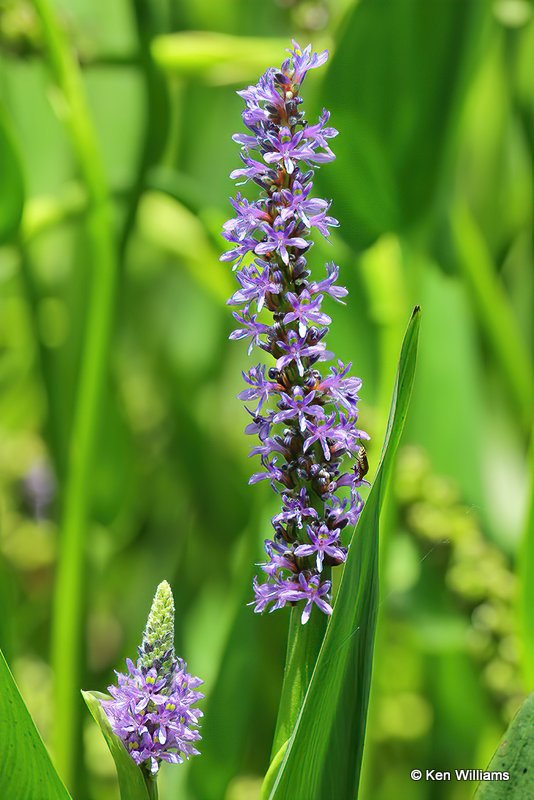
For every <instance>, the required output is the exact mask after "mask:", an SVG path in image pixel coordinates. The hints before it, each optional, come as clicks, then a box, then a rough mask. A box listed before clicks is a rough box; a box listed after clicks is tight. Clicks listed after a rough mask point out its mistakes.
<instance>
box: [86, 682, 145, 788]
mask: <svg viewBox="0 0 534 800" xmlns="http://www.w3.org/2000/svg"><path fill="white" fill-rule="evenodd" d="M82 695H83V699H84V700H85V702H86V705H87V708H88V709H89V711H90V712H91V716H92V717H93V719H94V721H95V722H96V724H97V725H98V727H99V728H100V730H101V732H102V736H103V737H104V739H105V740H106V744H107V746H108V748H109V752H110V753H111V755H112V756H113V760H114V762H115V767H116V769H117V777H118V779H119V788H120V793H121V800H151V798H150V794H149V791H148V788H147V785H146V783H145V779H144V777H143V773H142V771H141V768H140V767H138V766H137V764H136V763H135V761H134V760H133V759H132V758H131V757H130V756H129V754H128V751H127V750H126V748H125V747H124V745H123V743H122V742H121V740H120V739H119V737H118V736H116V735H115V734H114V733H113V731H112V730H111V725H110V724H109V720H108V718H107V716H106V713H105V711H104V709H103V708H102V704H101V702H100V701H101V700H107V699H109V697H108V695H105V694H102V693H101V692H82Z"/></svg>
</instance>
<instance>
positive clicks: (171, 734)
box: [101, 581, 204, 779]
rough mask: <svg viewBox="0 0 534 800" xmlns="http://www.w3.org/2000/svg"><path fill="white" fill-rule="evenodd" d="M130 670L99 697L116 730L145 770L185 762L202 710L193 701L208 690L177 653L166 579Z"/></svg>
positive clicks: (153, 772)
mask: <svg viewBox="0 0 534 800" xmlns="http://www.w3.org/2000/svg"><path fill="white" fill-rule="evenodd" d="M126 667H127V672H126V673H121V672H117V673H116V675H117V685H116V686H114V685H113V686H109V687H108V691H109V693H110V695H111V698H110V699H109V700H101V703H102V707H103V709H104V711H105V713H106V716H107V717H108V719H109V722H110V725H111V728H112V730H113V732H114V733H115V734H116V735H117V736H118V737H119V738H120V739H121V740H122V742H123V744H124V746H125V748H126V750H127V751H128V753H129V754H130V756H131V758H132V759H133V760H134V761H135V763H136V764H138V765H139V766H140V767H141V768H142V769H143V770H144V771H145V773H146V776H147V778H152V779H154V778H155V777H156V776H157V773H158V770H159V767H160V764H161V762H162V761H167V762H169V763H170V764H181V763H182V762H183V761H184V759H188V758H189V757H190V756H196V755H198V754H199V751H198V750H197V749H196V747H195V744H196V742H198V741H199V739H200V733H199V732H198V730H197V729H198V727H199V721H200V718H201V717H202V711H200V709H198V708H195V707H194V705H195V703H197V702H198V701H199V700H201V699H202V698H203V697H204V695H203V694H202V693H201V692H198V691H197V688H198V686H200V685H201V683H202V681H201V680H200V678H196V677H194V676H192V675H189V673H188V672H187V665H186V664H185V662H184V661H182V659H181V658H177V657H176V656H175V654H174V600H173V597H172V592H171V588H170V586H169V584H168V583H167V581H163V582H162V583H160V585H159V586H158V589H157V591H156V596H155V597H154V601H153V603H152V608H151V610H150V614H149V617H148V622H147V626H146V629H145V634H144V636H143V641H142V644H141V646H140V647H139V658H138V661H137V664H134V663H133V661H131V660H130V659H129V658H128V659H126Z"/></svg>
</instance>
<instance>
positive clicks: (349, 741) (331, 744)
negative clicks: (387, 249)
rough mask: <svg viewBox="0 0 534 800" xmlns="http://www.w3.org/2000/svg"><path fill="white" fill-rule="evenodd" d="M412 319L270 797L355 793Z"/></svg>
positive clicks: (413, 347)
mask: <svg viewBox="0 0 534 800" xmlns="http://www.w3.org/2000/svg"><path fill="white" fill-rule="evenodd" d="M419 317H420V314H419V308H418V307H416V308H415V310H414V313H413V315H412V319H411V321H410V324H409V326H408V329H407V331H406V334H405V337H404V342H403V345H402V351H401V355H400V361H399V367H398V372H397V379H396V382H395V387H394V391H393V400H392V404H391V410H390V416H389V421H388V427H387V431H386V437H385V441H384V446H383V449H382V456H381V459H380V464H379V466H378V470H377V473H376V477H375V480H374V483H373V487H372V489H371V492H370V494H369V497H368V499H367V502H366V504H365V508H364V510H363V512H362V515H361V517H360V520H359V522H358V525H357V527H356V530H355V532H354V534H353V537H352V542H351V547H350V549H349V555H348V558H347V563H346V566H345V570H344V573H343V578H342V581H341V584H340V587H339V592H338V596H337V599H336V603H335V607H334V613H333V615H332V617H331V619H330V621H329V623H328V627H327V630H326V634H325V637H324V641H323V644H322V647H321V650H320V652H319V656H318V658H317V663H316V666H315V670H314V672H313V675H312V678H311V681H310V685H309V687H308V691H307V693H306V697H305V700H304V703H303V705H302V708H301V711H300V714H299V716H298V719H297V722H296V725H295V728H294V731H293V734H292V736H291V739H290V740H289V744H288V746H287V750H286V753H285V756H284V759H283V761H282V765H281V767H280V771H279V773H278V775H277V777H276V780H275V781H274V785H273V788H272V790H271V792H270V794H269V797H270V800H282V798H289V797H291V798H294V800H308V798H311V797H314V798H322V797H340V798H341V797H342V798H344V800H351V798H356V797H357V795H358V784H359V778H360V768H361V760H362V752H363V742H364V737H365V726H366V719H367V706H368V702H369V687H370V682H371V669H372V659H373V645H374V632H375V623H376V611H377V602H378V530H379V517H380V509H381V506H382V503H383V499H384V493H385V488H386V483H387V479H388V476H389V474H390V472H391V469H392V466H393V460H394V457H395V452H396V450H397V447H398V444H399V441H400V437H401V434H402V430H403V427H404V421H405V419H406V415H407V412H408V404H409V399H410V394H411V390H412V385H413V379H414V371H415V361H416V353H417V340H418V333H419ZM271 777H272V776H269V780H271ZM264 796H265V792H264Z"/></svg>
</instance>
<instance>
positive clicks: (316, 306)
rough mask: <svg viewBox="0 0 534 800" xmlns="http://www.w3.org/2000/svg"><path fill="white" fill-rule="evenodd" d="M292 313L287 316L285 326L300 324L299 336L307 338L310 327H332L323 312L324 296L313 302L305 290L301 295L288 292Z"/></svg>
mask: <svg viewBox="0 0 534 800" xmlns="http://www.w3.org/2000/svg"><path fill="white" fill-rule="evenodd" d="M286 299H287V300H288V302H289V304H290V306H291V311H290V312H289V313H288V314H286V315H285V317H284V324H285V325H287V324H288V323H290V322H298V324H299V327H298V331H299V336H305V335H306V330H307V328H308V326H309V325H330V323H331V322H332V320H331V319H330V317H329V316H328V315H327V314H325V313H324V312H323V311H321V303H322V302H323V296H322V295H321V294H320V295H318V296H317V297H315V298H314V299H313V300H312V298H311V296H310V293H309V292H308V291H307V290H306V289H305V290H304V291H303V292H301V293H300V294H299V295H296V294H293V292H288V293H287V295H286Z"/></svg>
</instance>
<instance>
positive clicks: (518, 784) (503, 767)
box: [475, 693, 534, 800]
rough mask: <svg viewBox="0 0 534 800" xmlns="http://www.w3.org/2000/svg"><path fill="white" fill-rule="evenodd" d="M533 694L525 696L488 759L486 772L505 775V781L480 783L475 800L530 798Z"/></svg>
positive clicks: (533, 775) (533, 786)
mask: <svg viewBox="0 0 534 800" xmlns="http://www.w3.org/2000/svg"><path fill="white" fill-rule="evenodd" d="M533 731H534V693H532V694H531V695H529V696H528V697H527V699H526V700H525V702H524V703H523V705H522V706H521V708H520V709H519V711H518V712H517V714H516V715H515V717H514V719H513V720H512V722H511V723H510V726H509V728H508V730H507V731H506V733H505V734H504V736H503V738H502V739H501V743H500V745H499V747H498V748H497V750H496V752H495V755H494V756H493V758H492V759H491V761H490V763H489V765H488V768H487V771H488V772H508V774H509V776H510V779H509V780H507V781H497V780H492V781H481V783H480V784H479V786H478V789H477V791H476V792H475V800H505V798H506V800H526V798H528V797H533V796H534V737H533V735H532V732H533Z"/></svg>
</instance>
